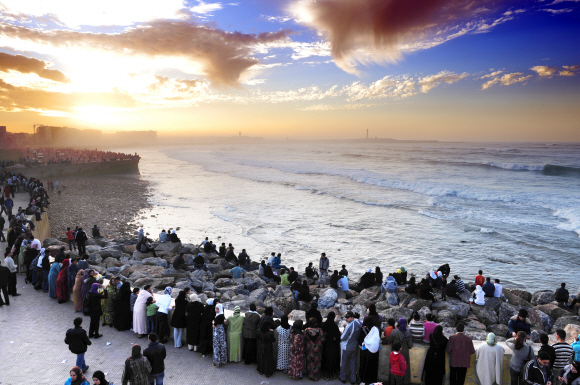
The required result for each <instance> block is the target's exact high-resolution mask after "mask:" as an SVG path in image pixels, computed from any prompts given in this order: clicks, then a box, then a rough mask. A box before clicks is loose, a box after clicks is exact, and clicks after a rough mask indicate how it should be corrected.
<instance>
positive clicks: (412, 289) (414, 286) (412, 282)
mask: <svg viewBox="0 0 580 385" xmlns="http://www.w3.org/2000/svg"><path fill="white" fill-rule="evenodd" d="M393 275H394V274H393ZM418 290H419V287H418V286H417V284H416V283H415V277H411V279H409V284H408V285H407V287H406V288H405V291H406V292H407V293H409V294H414V295H417V291H418Z"/></svg>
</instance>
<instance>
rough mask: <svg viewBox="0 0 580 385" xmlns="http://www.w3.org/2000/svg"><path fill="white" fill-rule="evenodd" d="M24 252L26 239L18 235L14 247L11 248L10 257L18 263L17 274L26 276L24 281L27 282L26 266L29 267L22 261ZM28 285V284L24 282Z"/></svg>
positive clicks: (28, 264)
mask: <svg viewBox="0 0 580 385" xmlns="http://www.w3.org/2000/svg"><path fill="white" fill-rule="evenodd" d="M25 251H26V239H25V238H24V235H20V236H19V237H18V238H16V242H14V246H12V255H14V257H15V258H17V259H16V262H17V263H18V272H19V273H24V274H26V279H25V281H28V274H27V273H28V268H27V267H28V266H30V262H32V261H30V262H28V263H26V262H27V261H25V260H24V252H25ZM26 283H28V282H26Z"/></svg>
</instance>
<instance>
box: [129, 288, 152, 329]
mask: <svg viewBox="0 0 580 385" xmlns="http://www.w3.org/2000/svg"><path fill="white" fill-rule="evenodd" d="M151 296H152V291H151V285H145V286H144V287H143V290H141V291H139V295H138V296H137V300H136V301H135V306H134V307H133V331H134V332H135V333H136V334H137V337H138V338H143V337H144V336H145V335H146V334H147V298H149V297H151Z"/></svg>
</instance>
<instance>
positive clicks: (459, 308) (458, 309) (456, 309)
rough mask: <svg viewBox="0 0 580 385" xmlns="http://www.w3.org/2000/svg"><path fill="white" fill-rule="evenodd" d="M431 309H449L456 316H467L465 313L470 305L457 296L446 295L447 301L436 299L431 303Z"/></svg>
mask: <svg viewBox="0 0 580 385" xmlns="http://www.w3.org/2000/svg"><path fill="white" fill-rule="evenodd" d="M431 309H432V310H437V311H439V310H449V311H451V312H452V313H453V314H455V315H456V317H459V318H465V317H467V314H468V313H469V310H470V309H471V307H470V306H469V305H468V304H466V303H464V302H463V301H461V300H459V299H457V298H450V297H448V298H447V301H437V302H435V303H433V304H431Z"/></svg>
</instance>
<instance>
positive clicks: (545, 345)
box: [540, 333, 556, 369]
mask: <svg viewBox="0 0 580 385" xmlns="http://www.w3.org/2000/svg"><path fill="white" fill-rule="evenodd" d="M549 341H550V339H549V338H548V335H547V334H545V333H542V334H540V342H541V343H542V347H541V348H540V352H546V353H548V354H549V355H550V368H552V369H553V368H554V362H556V350H555V349H554V348H553V347H552V346H550V345H548V342H549Z"/></svg>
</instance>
